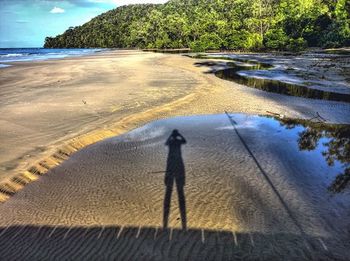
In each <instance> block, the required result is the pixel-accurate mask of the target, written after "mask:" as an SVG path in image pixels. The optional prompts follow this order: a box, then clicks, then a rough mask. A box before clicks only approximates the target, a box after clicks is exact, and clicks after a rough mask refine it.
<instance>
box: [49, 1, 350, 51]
mask: <svg viewBox="0 0 350 261" xmlns="http://www.w3.org/2000/svg"><path fill="white" fill-rule="evenodd" d="M308 46H309V47H340V46H350V1H349V0H170V1H169V2H167V3H166V4H163V5H152V4H143V5H129V6H122V7H119V8H116V9H114V10H111V11H109V12H106V13H104V14H101V15H99V16H97V17H95V18H94V19H92V20H91V21H90V22H88V23H86V24H84V25H82V26H77V27H74V28H73V27H71V28H69V29H68V30H67V31H66V32H65V33H63V34H62V35H58V36H56V37H47V38H46V39H45V45H44V47H46V48H62V47H72V48H73V47H116V48H127V47H139V48H185V47H190V48H192V49H193V50H194V51H203V50H208V49H230V50H260V49H274V50H292V51H293V50H300V49H303V48H305V47H308Z"/></svg>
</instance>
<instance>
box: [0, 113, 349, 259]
mask: <svg viewBox="0 0 350 261" xmlns="http://www.w3.org/2000/svg"><path fill="white" fill-rule="evenodd" d="M349 128H350V127H349V126H348V125H326V124H323V123H317V122H312V121H302V120H292V119H278V118H272V117H263V116H257V115H247V114H231V113H226V114H219V115H202V116H190V117H175V118H169V119H164V120H158V121H154V122H151V123H149V124H147V125H145V126H143V127H141V128H138V129H135V130H133V131H130V132H128V133H125V134H123V135H120V136H116V137H113V138H109V139H106V140H103V141H101V142H97V143H95V144H92V145H90V146H88V147H86V148H84V149H81V150H80V151H78V152H77V153H75V154H73V155H71V157H70V158H69V159H68V160H66V161H64V162H63V163H62V164H61V165H59V166H58V167H56V168H54V169H52V170H51V171H50V172H49V173H47V174H46V175H45V176H44V177H42V178H41V180H40V182H33V183H31V184H29V185H28V186H26V187H25V188H24V189H23V190H21V191H20V192H19V193H17V194H16V195H14V196H13V197H12V198H10V199H9V200H8V201H7V202H6V203H5V204H2V205H0V212H1V216H0V240H2V242H4V243H6V244H5V246H6V247H5V248H3V249H1V248H0V256H4V257H11V258H7V259H8V260H10V259H13V260H15V259H16V260H17V259H20V258H16V257H17V256H16V255H17V253H22V252H25V253H26V256H28V257H33V256H35V255H36V254H37V253H40V251H32V249H36V248H41V249H43V250H42V253H46V251H47V252H50V253H59V254H60V255H61V257H62V258H63V259H64V258H65V257H70V255H71V253H70V251H68V252H67V253H62V251H61V249H70V248H73V249H76V250H75V251H77V252H79V251H80V252H79V253H81V254H82V255H86V258H85V259H93V258H92V254H91V253H96V255H97V256H102V255H101V254H102V253H103V254H106V253H108V255H110V256H113V257H114V256H119V257H120V256H123V254H120V252H123V253H124V255H127V256H130V257H132V256H139V257H140V258H138V259H142V256H143V255H144V251H146V252H150V253H151V254H152V255H153V254H154V253H160V254H159V255H160V256H161V257H162V258H159V260H165V259H167V258H169V257H172V255H173V254H175V255H176V256H183V257H185V258H184V259H191V260H204V259H206V260H207V259H208V258H206V257H207V256H212V257H213V259H214V260H217V259H220V256H221V255H225V256H227V259H228V260H233V259H234V258H236V257H237V256H239V257H242V258H243V259H244V257H245V259H256V257H260V258H261V257H263V258H262V259H264V260H265V259H266V260H275V259H278V260H310V259H315V260H319V259H322V258H324V257H326V258H329V259H337V258H338V259H341V260H342V259H346V258H345V257H347V256H349V254H350V252H349V249H350V247H349V241H348V239H349V231H347V230H346V229H344V228H346V227H348V226H349V219H348V216H349V209H350V197H349V195H350V193H349V189H350V188H349V184H348V179H349V178H348V172H349V157H348V155H349V140H350V135H349ZM337 177H338V178H337ZM19 209H20V211H19ZM38 210H40V213H37V211H38ZM52 217H55V219H53V218H52ZM8 224H24V225H25V226H10V227H9V228H7V227H6V225H8ZM32 224H34V225H32ZM36 224H42V225H43V226H42V227H41V226H39V227H38V226H37V225H36ZM67 224H69V225H67ZM23 227H25V229H22V228H23ZM41 228H42V229H41ZM39 230H42V231H40V232H39ZM34 233H35V234H34ZM33 235H35V236H34V238H33V239H32V240H18V238H21V239H23V238H24V239H25V238H27V237H28V238H29V237H33ZM13 241H15V242H17V244H16V245H15V246H16V250H18V251H8V249H12V246H13V245H14V243H13ZM97 241H98V242H99V244H101V245H100V246H101V247H100V246H96V242H97ZM22 242H28V244H31V245H33V247H28V246H27V245H26V244H27V243H23V244H22ZM140 245H142V248H140V247H139V246H140ZM179 246H180V247H179ZM125 249H133V250H132V251H131V252H129V251H126V250H125ZM171 249H176V250H172V251H170V250H171ZM116 251H117V252H116ZM118 251H119V252H118ZM1 253H2V255H1ZM118 253H119V254H118ZM53 255H55V254H53ZM157 255H158V254H157ZM186 257H188V258H186ZM31 259H35V258H31ZM68 259H69V258H68ZM122 259H129V258H122ZM130 259H132V258H130ZM209 259H210V258H209Z"/></svg>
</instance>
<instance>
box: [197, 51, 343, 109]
mask: <svg viewBox="0 0 350 261" xmlns="http://www.w3.org/2000/svg"><path fill="white" fill-rule="evenodd" d="M193 57H194V58H201V59H215V60H219V59H221V60H229V61H230V62H227V63H226V65H227V67H226V68H225V69H219V70H215V71H213V72H214V73H215V75H216V76H217V77H219V78H221V79H224V80H229V81H234V82H237V83H239V84H243V85H246V86H248V87H252V88H256V89H260V90H264V91H267V92H275V93H280V94H284V95H291V96H298V97H305V98H312V99H323V100H331V101H342V102H350V83H348V82H347V81H346V80H345V79H344V78H341V77H340V76H339V75H338V74H336V73H335V72H333V73H332V74H331V75H328V76H327V78H326V77H325V75H327V73H325V72H324V71H325V70H330V69H328V68H329V66H335V65H334V64H333V65H332V64H331V65H329V64H327V65H325V66H324V67H325V68H326V69H325V68H322V69H318V70H319V71H318V74H317V71H315V68H316V67H317V66H313V67H312V68H313V69H310V70H309V69H308V68H306V67H305V68H296V66H297V65H298V66H302V65H301V64H303V62H304V60H298V59H296V58H290V59H289V63H290V64H288V59H286V58H283V59H282V58H274V59H271V58H270V59H266V58H265V59H264V58H261V57H260V58H259V56H258V55H256V56H242V55H241V56H240V55H224V54H223V55H220V54H217V55H197V56H193ZM253 57H258V58H256V59H253ZM295 60H297V61H298V63H297V65H295V64H293V61H294V63H295ZM308 62H309V63H310V61H308ZM314 62H315V61H314ZM196 65H197V66H200V65H202V66H205V65H206V66H209V67H213V66H216V65H218V63H215V62H212V63H208V62H203V63H200V62H199V63H196ZM292 65H294V67H292ZM303 66H305V65H303ZM308 66H311V65H308ZM339 66H342V65H338V67H339ZM346 69H348V68H346ZM330 78H331V79H330ZM339 78H340V79H339Z"/></svg>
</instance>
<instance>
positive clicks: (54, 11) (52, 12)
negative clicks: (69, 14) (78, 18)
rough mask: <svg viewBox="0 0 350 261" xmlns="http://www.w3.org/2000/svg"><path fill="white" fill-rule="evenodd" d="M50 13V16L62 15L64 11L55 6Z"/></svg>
mask: <svg viewBox="0 0 350 261" xmlns="http://www.w3.org/2000/svg"><path fill="white" fill-rule="evenodd" d="M50 13H51V14H62V13H64V9H62V8H59V7H56V6H55V7H54V8H52V10H51V11H50Z"/></svg>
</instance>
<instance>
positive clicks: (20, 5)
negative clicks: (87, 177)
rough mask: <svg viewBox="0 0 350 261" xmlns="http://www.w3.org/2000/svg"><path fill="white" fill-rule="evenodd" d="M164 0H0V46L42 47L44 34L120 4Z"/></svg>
mask: <svg viewBox="0 0 350 261" xmlns="http://www.w3.org/2000/svg"><path fill="white" fill-rule="evenodd" d="M164 2H166V0H0V48H6V47H42V46H43V44H44V39H45V37H46V36H55V35H57V34H61V33H63V32H64V31H65V30H66V29H68V27H70V26H77V25H81V24H84V23H86V22H87V21H89V20H90V19H91V18H93V17H95V16H97V15H99V14H101V13H103V12H106V11H108V10H110V9H114V8H116V7H118V6H121V5H126V4H137V3H164Z"/></svg>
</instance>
